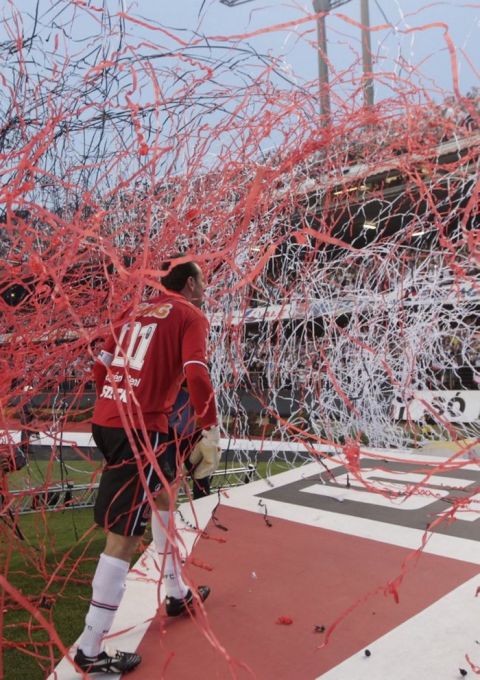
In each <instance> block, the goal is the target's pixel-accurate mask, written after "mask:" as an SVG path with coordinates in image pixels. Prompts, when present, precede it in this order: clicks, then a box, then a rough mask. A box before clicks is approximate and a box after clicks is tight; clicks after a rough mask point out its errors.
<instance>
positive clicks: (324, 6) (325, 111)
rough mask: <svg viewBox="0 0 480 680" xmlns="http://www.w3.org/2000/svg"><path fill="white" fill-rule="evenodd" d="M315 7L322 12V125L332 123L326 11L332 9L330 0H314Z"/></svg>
mask: <svg viewBox="0 0 480 680" xmlns="http://www.w3.org/2000/svg"><path fill="white" fill-rule="evenodd" d="M313 9H314V11H315V12H316V13H320V16H319V17H318V18H317V37H318V84H319V90H320V115H321V117H322V125H323V126H324V127H327V126H328V125H330V87H329V83H328V61H327V31H326V21H325V19H326V13H327V12H328V11H329V10H330V0H313Z"/></svg>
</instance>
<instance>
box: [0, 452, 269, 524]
mask: <svg viewBox="0 0 480 680" xmlns="http://www.w3.org/2000/svg"><path fill="white" fill-rule="evenodd" d="M256 478H257V471H256V468H255V466H254V465H253V464H249V465H248V466H247V467H229V468H223V469H219V470H217V471H216V472H214V473H213V475H212V477H211V482H210V483H211V489H212V491H217V490H219V489H229V488H233V487H235V486H241V485H242V484H247V483H248V482H251V481H254V480H255V479H256ZM98 486H99V485H98V483H97V484H69V483H66V484H63V485H62V484H50V485H49V486H48V487H46V488H43V487H36V488H33V489H23V490H21V491H12V492H11V493H10V494H9V497H10V498H9V500H11V502H10V503H9V504H8V507H9V511H11V513H13V515H16V514H20V515H24V514H28V513H32V512H52V511H57V512H58V511H60V510H79V509H82V508H91V507H93V506H94V505H95V499H96V497H97V491H98ZM179 496H180V497H185V496H186V492H185V489H184V488H183V487H181V489H180V491H179ZM0 514H1V513H0Z"/></svg>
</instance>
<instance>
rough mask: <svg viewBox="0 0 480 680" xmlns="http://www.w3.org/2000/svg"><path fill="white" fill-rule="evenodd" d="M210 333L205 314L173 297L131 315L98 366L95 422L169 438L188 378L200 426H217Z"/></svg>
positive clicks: (164, 297)
mask: <svg viewBox="0 0 480 680" xmlns="http://www.w3.org/2000/svg"><path fill="white" fill-rule="evenodd" d="M208 332H209V324H208V321H207V318H206V316H205V315H204V314H203V312H201V311H200V310H199V309H197V308H196V307H194V305H192V304H191V303H190V302H188V300H186V299H185V298H184V297H183V296H182V295H179V294H176V293H173V292H169V293H167V294H163V295H160V296H159V297H157V298H155V299H153V300H150V301H149V302H148V303H144V304H142V305H141V306H140V308H139V309H138V310H137V311H136V314H135V316H132V315H126V316H125V318H124V320H123V323H122V321H120V322H119V324H118V325H116V326H115V328H114V332H113V334H112V336H111V337H110V338H108V340H107V341H106V343H105V346H104V348H103V350H102V352H101V354H100V356H99V358H98V360H97V362H96V365H95V378H96V382H97V393H98V398H97V402H96V404H95V410H94V414H93V418H92V422H94V423H96V424H97V425H105V426H107V427H125V424H126V423H127V424H128V427H132V428H135V429H140V428H141V427H142V426H144V427H145V428H146V429H147V430H153V431H157V432H168V414H169V413H170V411H171V410H172V406H173V404H174V402H175V399H176V397H177V394H178V391H179V389H180V385H181V383H182V381H183V379H184V375H186V377H187V383H188V386H189V391H190V397H191V400H192V403H193V405H194V408H195V412H196V415H197V419H198V424H199V426H200V427H208V426H210V425H213V424H215V423H216V409H215V399H214V396H213V388H212V385H211V382H210V376H209V373H208V366H207V359H206V344H207V336H208ZM107 367H108V368H107ZM120 411H122V412H123V415H124V418H125V420H122V417H121V415H120Z"/></svg>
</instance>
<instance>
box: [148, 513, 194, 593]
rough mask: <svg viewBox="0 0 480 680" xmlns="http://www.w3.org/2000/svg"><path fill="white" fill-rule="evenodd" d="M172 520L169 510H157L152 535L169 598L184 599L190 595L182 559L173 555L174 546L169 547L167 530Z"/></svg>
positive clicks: (154, 514)
mask: <svg viewBox="0 0 480 680" xmlns="http://www.w3.org/2000/svg"><path fill="white" fill-rule="evenodd" d="M169 520H170V512H168V510H157V511H156V512H153V513H152V535H153V542H154V544H155V549H156V551H157V553H158V556H159V559H160V562H161V564H162V565H163V585H164V586H165V593H166V595H167V597H176V598H183V597H185V596H186V594H187V593H188V586H187V585H185V582H184V581H183V579H182V565H181V563H180V558H179V557H176V558H175V559H174V556H173V555H172V546H171V545H167V542H168V541H167V533H166V532H167V530H168V523H169ZM165 553H166V554H165Z"/></svg>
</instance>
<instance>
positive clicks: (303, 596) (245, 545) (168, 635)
mask: <svg viewBox="0 0 480 680" xmlns="http://www.w3.org/2000/svg"><path fill="white" fill-rule="evenodd" d="M217 518H218V521H220V522H221V523H222V524H223V525H224V526H226V527H227V528H228V531H227V532H224V531H221V530H219V529H216V528H215V527H214V526H213V525H212V523H211V522H210V524H209V525H208V528H207V531H208V533H209V534H210V535H211V536H212V538H219V539H222V540H225V541H226V542H218V541H215V540H206V539H200V540H199V541H198V542H197V545H196V547H195V549H194V552H193V554H192V558H193V562H194V563H195V562H196V563H197V565H198V564H204V565H205V564H206V565H208V566H210V567H212V571H207V570H205V569H204V568H201V567H199V566H195V564H190V566H189V574H190V576H191V578H192V579H193V581H194V582H195V583H197V584H202V583H207V584H209V585H210V586H211V587H212V594H211V596H210V598H209V599H208V600H207V602H206V605H205V611H206V613H207V619H206V620H205V618H204V616H203V614H202V612H201V611H199V612H198V613H197V615H196V617H195V618H194V619H192V618H190V617H188V616H186V617H182V618H180V619H167V618H166V617H165V615H164V612H163V610H160V611H159V612H158V614H157V616H156V618H155V619H154V620H153V622H152V624H151V625H150V627H149V629H148V631H147V633H146V635H145V637H144V639H143V641H142V643H141V645H140V647H139V652H140V654H141V655H142V657H143V661H142V663H141V665H140V666H139V667H138V669H137V670H136V671H134V672H133V673H131V674H129V676H128V677H129V678H130V679H131V680H157V679H160V678H167V679H171V680H184V679H185V680H187V678H188V679H189V680H191V678H195V677H196V678H202V679H203V678H208V680H210V679H213V678H218V679H222V680H224V679H226V678H229V677H235V678H241V679H244V678H249V677H256V678H259V679H260V680H273V679H275V680H280V679H285V680H287V679H288V680H304V679H305V680H307V679H308V680H312V679H313V678H317V677H319V676H321V675H322V674H323V673H325V672H326V671H328V670H329V669H331V668H333V667H335V666H336V665H338V664H339V663H340V662H342V661H343V660H344V659H346V658H348V657H350V656H351V655H352V654H355V653H357V652H358V653H359V654H361V653H363V650H364V649H365V648H366V647H368V645H369V644H371V643H372V642H373V641H374V640H376V639H377V638H379V637H380V636H382V635H384V634H385V633H387V632H389V631H390V630H392V629H393V628H395V627H396V626H398V625H399V624H401V623H403V622H404V621H406V620H408V619H409V618H410V617H412V616H414V615H415V614H417V613H419V612H421V611H422V610H423V609H425V608H426V607H428V606H429V605H431V604H432V603H434V602H435V601H437V600H438V599H440V598H441V597H442V596H444V595H446V594H447V593H449V592H450V591H451V590H453V589H454V588H456V587H457V586H459V585H461V584H462V583H464V582H465V581H467V580H468V579H470V578H471V577H473V576H474V575H475V574H478V570H479V568H478V565H475V564H471V563H468V562H461V561H458V560H452V559H449V558H446V557H438V556H435V555H430V554H421V555H420V557H419V559H418V560H417V559H414V560H410V561H409V562H408V566H407V572H406V576H405V578H404V580H403V581H402V583H401V585H400V587H399V589H398V593H399V602H398V603H396V602H395V600H394V598H393V597H392V595H391V594H387V595H386V594H385V593H384V592H383V591H382V592H376V593H375V594H373V595H372V596H371V597H368V598H367V599H365V598H366V596H367V595H368V594H369V593H372V592H374V591H378V589H379V587H381V586H386V585H387V584H388V582H390V581H392V580H393V579H395V578H396V577H397V576H398V575H399V574H400V573H401V569H402V563H403V561H404V560H405V558H407V556H409V555H411V554H412V552H411V550H407V549H404V548H400V547H397V546H392V545H389V544H386V543H381V542H379V541H373V540H367V539H364V538H358V537H355V536H348V535H346V534H343V533H342V534H340V533H336V532H334V531H329V530H326V529H321V528H316V527H311V526H307V525H304V524H299V523H296V522H290V521H286V520H281V519H276V518H272V520H271V522H272V526H271V527H270V528H269V527H267V525H266V524H265V522H264V519H263V516H262V515H261V514H256V513H252V512H249V511H245V510H238V509H235V508H230V507H225V506H224V507H221V508H220V509H219V511H217ZM355 603H358V606H356V607H355V608H354V609H353V611H351V612H350V613H349V614H348V616H346V617H345V618H344V619H343V621H341V622H340V623H339V625H338V627H337V628H336V629H335V630H334V632H333V633H332V635H331V637H330V639H329V642H328V645H327V646H324V647H322V643H323V641H324V640H325V635H324V634H322V633H318V632H315V626H325V628H326V629H328V627H329V626H331V625H332V624H333V623H334V622H335V621H338V619H339V618H340V617H341V616H342V614H343V613H344V612H345V611H346V610H347V609H348V608H350V607H351V606H352V605H354V604H355ZM279 617H289V618H291V619H292V624H291V625H280V624H278V623H277V621H278V619H279ZM205 625H207V626H208V630H209V634H210V638H209V636H207V635H206V634H205ZM227 657H229V658H227ZM366 662H367V663H368V661H367V659H366Z"/></svg>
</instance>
